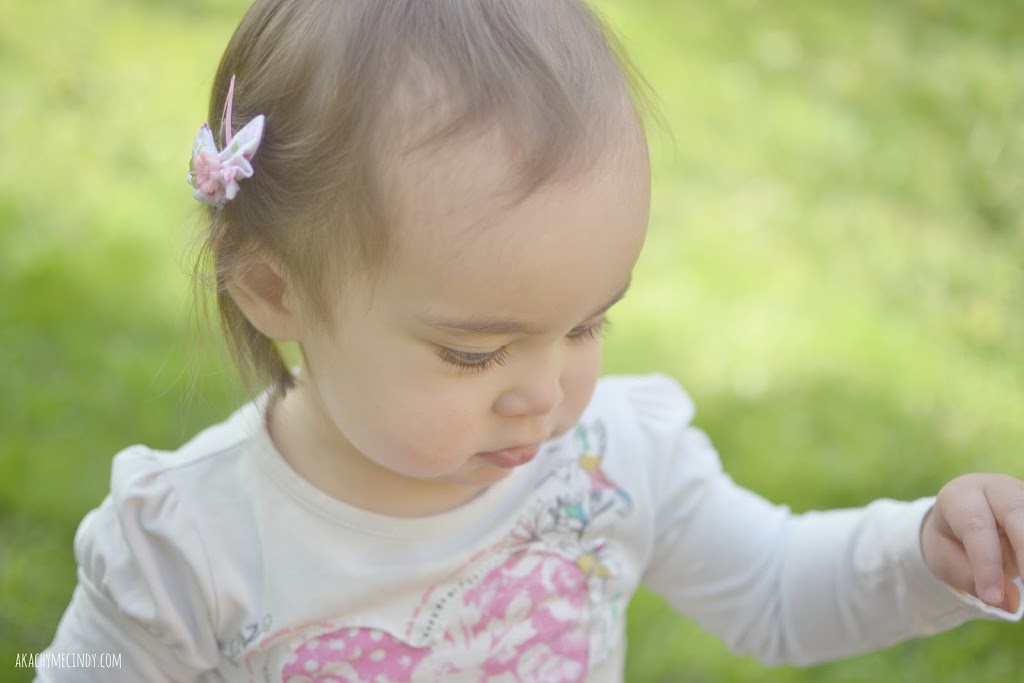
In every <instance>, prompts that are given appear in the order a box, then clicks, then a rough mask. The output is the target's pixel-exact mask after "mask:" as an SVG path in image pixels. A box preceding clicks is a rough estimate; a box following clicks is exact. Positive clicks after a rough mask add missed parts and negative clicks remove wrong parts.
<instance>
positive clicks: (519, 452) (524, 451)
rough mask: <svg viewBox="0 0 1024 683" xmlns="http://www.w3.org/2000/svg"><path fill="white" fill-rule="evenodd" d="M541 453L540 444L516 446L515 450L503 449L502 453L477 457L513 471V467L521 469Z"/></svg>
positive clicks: (494, 452)
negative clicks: (520, 467)
mask: <svg viewBox="0 0 1024 683" xmlns="http://www.w3.org/2000/svg"><path fill="white" fill-rule="evenodd" d="M539 451H540V444H537V443H535V444H529V445H527V446H515V447H513V448H503V449H501V450H500V451H487V452H485V453H478V454H477V457H479V458H480V459H481V460H485V461H487V462H489V463H490V464H492V465H495V466H497V467H503V468H505V469H511V468H513V467H519V466H520V465H525V464H526V463H528V462H530V461H531V460H533V459H534V458H535V457H537V453H538V452H539Z"/></svg>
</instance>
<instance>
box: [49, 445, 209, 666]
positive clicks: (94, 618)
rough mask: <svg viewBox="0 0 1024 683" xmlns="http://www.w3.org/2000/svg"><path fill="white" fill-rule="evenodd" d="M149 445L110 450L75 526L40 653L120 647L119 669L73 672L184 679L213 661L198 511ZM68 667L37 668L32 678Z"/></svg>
mask: <svg viewBox="0 0 1024 683" xmlns="http://www.w3.org/2000/svg"><path fill="white" fill-rule="evenodd" d="M161 455H163V456H166V455H167V454H161V453H159V452H155V451H152V450H150V449H147V448H143V447H138V446H137V447H133V448H130V449H127V450H125V451H122V452H121V453H119V454H118V455H117V456H115V458H114V461H113V468H112V473H111V486H110V494H109V495H108V496H107V497H106V498H105V499H104V500H103V502H102V503H101V504H100V506H99V507H98V508H96V509H95V510H93V511H91V512H89V513H88V514H87V515H86V516H85V518H84V519H83V520H82V523H81V524H80V525H79V528H78V531H77V533H76V534H75V542H74V550H75V559H76V561H77V563H78V585H77V586H76V588H75V591H74V594H73V595H72V599H71V603H70V605H69V606H68V608H67V610H66V612H65V614H64V617H63V618H62V619H61V622H60V625H59V626H58V629H57V634H56V636H55V638H54V641H53V643H52V644H51V645H50V647H49V648H48V650H47V652H49V653H53V654H60V653H63V652H69V653H71V652H97V653H98V652H104V653H113V654H120V655H121V668H119V669H76V670H73V671H74V676H75V680H76V681H79V680H93V679H92V678H89V677H90V676H93V677H95V679H96V680H100V679H102V680H103V681H120V680H125V681H129V680H130V681H141V680H145V681H165V680H194V679H195V678H196V677H197V676H198V675H199V674H200V673H201V672H202V671H204V670H206V669H209V668H212V667H213V666H216V662H217V658H218V656H219V653H218V648H217V644H216V639H215V636H214V631H213V628H212V624H213V623H214V621H215V616H216V615H213V614H211V613H210V609H211V608H210V607H209V606H210V605H214V604H216V601H215V600H214V595H213V593H214V588H213V584H212V579H211V576H212V573H211V568H210V566H209V561H208V555H207V552H206V549H205V548H204V546H203V540H202V533H201V529H200V528H199V520H196V519H194V518H193V516H192V514H191V513H190V509H189V508H190V506H189V505H188V504H187V503H186V502H185V501H183V500H182V498H181V496H180V495H179V492H178V491H177V490H176V489H175V487H174V485H173V477H172V476H171V475H170V474H169V470H168V466H167V465H166V464H165V463H164V462H163V461H162V458H161ZM69 671H71V670H68V669H59V668H51V669H46V668H40V669H38V671H37V675H38V677H39V678H38V680H40V681H58V680H63V679H62V676H65V675H68V672H69Z"/></svg>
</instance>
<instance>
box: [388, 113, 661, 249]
mask: <svg viewBox="0 0 1024 683" xmlns="http://www.w3.org/2000/svg"><path fill="white" fill-rule="evenodd" d="M625 130H626V131H627V132H626V134H624V135H622V136H621V137H620V138H618V139H616V140H590V141H585V142H581V143H580V144H581V149H579V150H574V151H572V152H569V153H567V154H566V155H565V156H564V157H563V158H562V159H560V160H559V162H558V163H557V164H556V165H555V166H554V167H552V168H551V169H549V170H547V171H545V172H543V174H542V173H538V170H537V169H536V168H535V167H534V166H533V165H532V163H531V162H532V160H531V158H530V157H529V155H528V152H526V151H524V150H523V148H522V143H521V141H520V139H519V138H518V136H517V135H516V134H515V133H513V132H510V131H509V130H508V129H507V128H505V127H502V126H500V125H491V126H488V127H486V128H481V129H479V130H471V131H467V132H466V133H464V134H461V135H458V136H451V137H448V138H446V139H445V140H444V141H443V142H441V143H440V144H436V145H426V146H413V147H410V148H408V149H406V150H405V151H404V152H403V153H401V154H399V155H397V156H396V157H395V159H396V163H394V164H392V165H391V166H390V167H389V168H387V169H384V176H385V183H384V187H385V188H386V192H387V193H388V194H389V195H390V198H389V200H388V204H389V205H390V207H391V210H390V211H389V213H390V214H391V215H390V217H389V224H390V229H391V230H392V232H393V235H392V236H393V238H394V239H396V240H398V241H399V242H401V240H402V233H403V232H407V231H408V230H410V229H411V230H418V231H423V230H430V231H433V233H434V235H436V236H440V235H442V234H443V235H447V236H448V237H452V238H458V239H460V240H471V239H473V238H474V236H475V235H478V234H479V233H482V232H486V227H487V226H488V225H490V224H492V223H494V222H496V221H498V220H499V219H500V218H501V216H502V215H504V214H507V213H509V212H515V211H519V210H522V209H523V208H524V207H526V206H529V205H531V204H537V203H539V202H540V203H542V202H543V201H544V200H545V199H551V198H556V197H559V196H564V195H566V194H567V193H574V194H581V195H586V194H587V193H588V192H589V193H595V192H598V191H600V190H598V189H597V188H598V187H602V186H604V189H606V190H607V189H614V190H617V191H628V190H635V191H638V192H640V193H647V192H649V182H650V168H649V159H648V157H647V147H646V144H645V141H644V138H643V134H642V132H641V131H639V127H636V130H634V131H629V129H628V127H627V128H626V129H625ZM583 145H586V148H582V146H583ZM592 198H593V199H595V200H596V199H597V197H592ZM406 237H408V234H406Z"/></svg>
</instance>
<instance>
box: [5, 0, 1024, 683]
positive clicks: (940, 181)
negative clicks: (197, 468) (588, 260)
mask: <svg viewBox="0 0 1024 683" xmlns="http://www.w3.org/2000/svg"><path fill="white" fill-rule="evenodd" d="M244 4H245V3H244V2H240V1H238V0H230V1H229V0H216V1H213V0H206V1H203V2H200V1H199V0H191V1H190V2H174V3H172V2H160V1H158V0H148V1H143V0H136V1H128V0H119V1H118V0H107V1H105V2H104V1H101V0H78V1H72V0H50V1H49V2H45V3H29V2H18V3H4V4H0V92H2V93H3V95H2V98H0V292H2V295H0V348H2V349H4V351H5V358H6V363H5V367H4V370H3V375H2V376H3V389H4V391H3V392H2V394H0V678H2V679H3V680H14V681H22V680H29V679H30V675H29V673H28V672H26V671H16V670H13V669H10V668H9V667H11V666H13V662H14V656H15V653H17V652H26V651H38V650H40V649H41V648H43V647H45V645H46V644H47V643H48V642H49V640H50V638H51V637H52V633H53V629H54V628H55V626H56V623H57V620H58V619H59V617H60V614H61V612H62V610H63V608H64V606H65V605H66V603H67V600H68V597H69V596H70V591H71V589H72V587H73V585H74V581H75V579H74V563H73V559H72V557H71V540H72V537H73V534H74V530H75V528H76V525H77V523H78V521H79V520H80V519H81V517H82V515H83V514H84V513H85V512H86V511H88V510H89V509H90V508H92V507H94V506H95V505H96V504H97V503H98V502H99V500H100V499H101V498H102V497H103V495H104V494H105V492H106V490H107V477H108V475H109V464H110V457H111V455H112V454H113V453H114V452H116V451H117V450H119V449H120V448H122V447H124V446H125V445H128V444H130V443H136V442H145V443H148V444H151V445H153V446H157V447H166V448H173V447H175V446H176V445H178V444H179V443H181V442H182V441H183V440H184V439H185V438H187V437H188V436H189V435H190V434H191V433H193V432H194V431H196V430H197V429H199V428H201V427H202V426H205V425H206V424H209V423H211V422H213V421H216V420H218V419H220V418H221V417H222V416H224V415H225V414H226V413H227V412H228V411H229V410H230V409H231V407H232V406H233V405H235V404H236V403H237V402H238V401H239V400H241V397H242V393H241V391H240V389H239V388H238V386H237V383H236V380H235V377H234V374H233V371H232V369H231V368H230V366H229V365H225V364H224V361H223V355H222V354H220V353H219V352H218V351H217V350H216V346H217V345H216V344H215V343H213V342H210V341H209V340H205V341H204V340H200V339H198V338H197V333H196V332H195V331H194V330H193V329H192V328H191V327H190V323H189V316H188V296H187V290H188V286H189V279H188V276H187V274H186V272H185V271H186V267H185V266H187V259H186V258H185V257H184V256H183V254H184V253H185V252H186V248H187V246H188V244H189V240H190V239H191V236H192V235H193V233H194V231H195V228H196V225H197V222H198V217H199V213H198V212H197V210H196V208H195V207H194V205H193V202H192V201H191V198H190V192H189V188H188V187H187V186H186V185H185V182H184V175H185V170H186V165H187V158H188V154H189V151H190V146H191V140H192V137H193V135H194V134H195V130H196V127H197V126H198V124H199V123H200V122H201V121H202V120H204V118H205V112H204V108H205V102H206V97H207V93H208V88H209V84H210V81H211V78H212V72H213V69H214V67H215V65H216V60H217V59H218V57H219V54H220V52H221V50H222V49H223V46H224V44H225V42H226V40H227V38H228V36H229V35H230V32H231V30H232V29H233V27H234V24H235V22H236V21H237V19H238V18H239V17H240V15H241V12H242V9H243V6H244ZM598 4H599V6H600V7H601V9H602V10H603V11H604V12H605V13H606V14H607V16H608V18H609V19H610V21H611V23H612V24H613V25H614V26H615V27H616V28H617V29H618V31H619V33H620V34H621V35H622V38H623V41H624V43H625V45H626V47H627V49H628V51H629V52H630V54H631V55H632V56H633V58H634V61H635V62H636V64H637V65H638V67H639V68H640V70H641V71H642V72H643V73H644V74H645V75H646V77H647V79H648V80H649V82H650V84H651V86H652V88H653V90H654V91H655V92H656V94H657V96H658V99H659V101H660V106H661V109H662V112H663V115H664V120H665V122H666V126H665V128H664V129H663V128H659V127H657V126H652V148H653V158H654V168H655V197H654V205H653V212H652V226H651V235H650V239H649V245H648V248H647V250H646V253H645V255H644V256H643V257H642V259H641V262H640V265H639V267H638V270H637V273H636V275H635V277H634V284H633V287H632V289H631V292H630V295H629V297H628V298H627V299H626V300H625V301H624V302H623V303H622V304H621V305H620V306H619V307H617V309H616V311H615V314H614V316H613V318H614V323H615V325H614V331H613V333H612V335H611V336H610V337H609V339H608V351H607V361H606V366H607V370H609V371H613V372H644V371H652V370H660V371H665V372H669V373H670V374H672V375H674V376H676V377H678V378H679V379H680V380H682V381H683V382H684V383H685V384H686V385H687V387H688V388H689V389H690V391H691V392H692V393H693V395H694V396H695V398H696V400H697V403H698V406H699V411H700V412H699V416H698V421H699V423H700V424H701V425H702V426H703V427H704V428H705V429H706V430H707V431H708V432H709V433H710V434H711V436H712V438H713V439H714V440H715V442H716V444H717V445H718V447H719V450H720V451H721V452H722V456H723V459H724V461H725V463H726V466H727V468H728V469H729V471H730V472H731V473H732V474H733V476H734V477H735V478H736V479H737V480H738V481H739V482H740V483H742V484H744V485H747V486H750V487H751V488H754V489H755V490H757V491H759V492H760V493H762V494H764V495H766V496H768V497H770V498H772V499H774V500H777V501H779V502H783V503H786V504H789V505H791V506H792V507H793V508H794V509H796V510H807V509H813V508H820V507H836V506H845V505H857V504H862V503H865V502H867V501H869V500H871V499H873V498H876V497H880V496H890V497H898V498H911V497H917V496H921V495H927V494H932V493H934V492H935V491H937V490H938V488H939V487H940V486H941V484H942V483H944V482H945V481H947V480H948V479H950V478H952V477H953V476H955V475H957V474H959V473H961V472H965V471H971V470H1001V471H1007V472H1012V473H1015V474H1017V475H1021V474H1022V473H1024V466H1022V464H1024V460H1022V457H1021V447H1022V445H1024V421H1022V420H1021V415H1024V381H1022V378H1024V372H1022V368H1024V343H1022V342H1024V317H1022V316H1021V313H1020V312H1021V310H1022V303H1024V271H1022V264H1024V232H1022V227H1024V222H1022V218H1021V216H1022V215H1024V151H1022V150H1024V144H1022V143H1024V79H1022V78H1021V74H1022V73H1024V70H1022V67H1024V42H1021V41H1020V38H1019V35H1020V34H1019V27H1020V26H1021V25H1022V23H1024V5H1021V4H1020V3H1018V2H1003V3H995V2H987V3H964V2H953V1H952V0H949V1H946V0H907V1H906V2H901V3H891V2H882V1H881V0H865V1H864V2H859V3H820V2H811V1H810V0H804V1H795V0H792V1H783V2H780V3H758V2H756V1H755V0H731V1H727V2H717V3H705V2H696V1H692V0H629V1H628V2H627V1H626V0H603V1H602V2H599V3H598ZM211 347H212V350H210V349H211ZM197 349H199V350H197ZM204 349H206V350H204ZM189 367H192V368H194V371H195V372H196V373H197V374H198V375H199V378H200V379H199V393H198V394H197V395H195V396H191V395H189V394H188V393H187V391H186V387H187V385H188V376H189V373H190V371H189V369H188V368H189ZM630 616H631V625H630V633H629V635H630V655H629V660H628V667H629V670H628V674H627V680H628V681H630V682H631V683H632V682H633V681H639V682H642V683H653V682H655V681H666V682H668V681H671V682H673V683H676V682H679V681H695V682H696V681H727V682H733V681H780V682H782V681H785V682H790V681H801V682H803V681H816V682H817V681H821V682H829V683H838V682H840V681H844V682H845V681H865V680H882V681H892V680H897V681H903V680H906V681H927V680H931V681H950V682H954V681H972V682H974V681H1003V680H1014V677H1015V676H1019V671H1020V669H1021V667H1022V666H1024V653H1022V652H1021V648H1020V642H1021V631H1020V627H1011V626H1005V625H999V624H989V623H974V624H970V625H967V626H965V627H962V628H960V629H958V630H956V631H954V632H952V633H949V634H945V635H942V636H938V637H935V638H931V639H928V640H921V641H915V642H911V643H908V644H905V645H902V646H898V647H895V648H892V649H890V650H887V651H884V652H881V653H875V654H870V655H865V656H861V657H857V658H854V659H851V660H848V661H844V662H838V663H834V664H828V665H823V666H818V667H812V668H808V669H792V668H781V669H771V670H769V669H764V668H763V667H761V666H760V665H759V664H757V663H756V662H754V661H753V660H750V659H748V658H740V657H735V656H733V655H730V654H729V653H728V652H726V651H725V650H724V648H723V647H722V646H721V645H720V644H719V643H718V642H717V641H715V640H714V639H713V638H711V637H710V636H708V635H707V634H704V633H703V632H701V631H700V630H698V629H697V628H696V627H695V626H693V625H692V624H691V623H690V622H688V621H686V620H685V619H682V618H679V617H677V616H675V615H674V614H672V613H671V612H669V611H668V609H667V608H666V607H665V606H664V605H663V604H661V603H660V602H659V601H658V599H657V598H655V597H653V596H651V595H648V594H643V595H641V596H640V598H638V600H637V601H636V603H635V604H634V606H633V608H632V609H631V614H630Z"/></svg>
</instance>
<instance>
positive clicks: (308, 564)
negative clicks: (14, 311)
mask: <svg viewBox="0 0 1024 683" xmlns="http://www.w3.org/2000/svg"><path fill="white" fill-rule="evenodd" d="M637 101H638V98H637V95H636V90H635V89H634V88H633V86H632V81H631V76H630V71H629V69H628V67H626V66H625V62H624V61H623V60H622V59H621V58H620V57H619V56H618V54H617V53H616V51H615V50H614V49H613V48H612V47H611V46H610V42H609V39H608V37H607V36H606V34H605V32H604V30H603V28H602V26H601V24H600V22H599V21H598V20H597V19H596V18H595V16H594V15H593V14H592V13H591V11H590V10H588V9H587V8H586V7H585V6H584V5H582V4H581V2H579V1H578V0H472V1H469V0H466V1H461V2H456V1H453V0H257V1H256V3H255V4H254V5H253V7H252V8H251V9H250V10H249V12H248V14H247V15H246V16H245V18H244V19H243V20H242V23H241V25H240V26H239V28H238V30H237V31H236V33H235V34H234V37H233V38H232V39H231V42H230V44H229V45H228V48H227V51H226V52H225V54H224V57H223V59H222V61H221V64H220V68H219V70H218V72H217V75H216V80H215V83H214V87H213V95H212V99H211V104H210V117H211V120H212V121H216V120H221V121H222V123H221V125H220V126H219V127H217V130H216V131H214V130H212V129H210V128H207V127H204V128H203V129H202V130H201V131H200V134H199V136H198V137H197V139H196V143H195V149H194V154H193V158H192V164H191V168H190V173H189V181H190V182H191V184H192V186H193V191H194V194H195V196H196V198H197V199H199V200H200V201H202V202H204V203H206V204H209V205H210V212H209V217H210V226H209V233H208V237H207V244H208V247H209V252H210V254H211V258H212V263H213V267H214V271H215V273H216V281H217V284H218V289H217V292H218V303H219V307H220V313H221V318H222V321H223V325H224V328H225V330H226V331H227V334H228V336H229V338H230V340H231V343H232V344H233V348H234V349H235V351H236V352H237V356H238V358H239V359H240V361H241V363H242V366H243V368H244V370H245V374H246V377H247V378H248V379H249V380H250V383H252V384H254V385H259V386H266V387H268V388H266V389H265V390H264V391H262V392H261V393H259V396H258V398H256V399H255V400H254V401H253V402H251V403H250V404H248V405H246V406H244V407H243V408H241V409H240V410H239V411H238V412H237V413H235V414H234V415H233V416H231V417H230V418H229V419H228V420H227V421H225V422H224V423H222V424H219V425H216V426H213V427H211V428H209V429H207V430H206V431H204V432H202V433H201V434H199V435H198V436H197V437H195V438H194V439H193V440H192V441H190V442H189V443H187V444H185V445H184V446H182V447H181V448H180V449H179V450H178V451H176V452H174V453H163V452H157V451H154V450H152V449H149V448H146V447H143V446H135V447H132V448H129V449H127V450H125V451H123V452H121V453H120V454H118V455H117V456H116V457H115V458H114V462H113V473H112V479H111V492H110V495H109V496H108V497H107V498H106V499H105V500H104V501H103V503H102V504H101V505H100V507H99V508H97V509H96V510H94V511H92V512H90V513H89V514H88V515H87V516H86V518H85V519H84V520H83V522H82V524H81V526H80V528H79V530H78V534H77V536H76V538H75V555H76V558H77V561H78V564H79V573H78V586H77V588H76V589H75V592H74V595H73V597H72V600H71V604H70V606H69V607H68V609H67V612H66V614H65V615H64V618H63V620H62V621H61V623H60V626H59V628H58V630H57V634H56V637H55V640H54V642H53V644H52V645H51V647H50V652H52V653H64V652H113V653H121V654H122V668H120V669H104V670H98V669H96V670H77V671H75V672H74V674H73V675H74V677H75V678H74V680H85V679H88V678H89V677H90V676H93V677H95V678H96V679H97V680H103V681H113V680H125V681H163V680H167V681H195V680H207V681H221V680H225V681H227V680H231V681H249V680H259V681H296V682H298V681H375V682H376V681H473V682H476V681H495V682H497V681H522V682H536V681H618V680H621V677H622V670H623V657H624V637H623V633H624V617H625V614H626V607H627V605H628V603H629V600H630V597H631V596H632V595H633V594H634V592H635V591H636V589H637V587H638V586H639V585H640V584H641V583H643V584H644V585H646V586H648V587H649V588H651V589H653V590H654V591H656V592H658V593H660V594H661V595H663V596H665V597H666V598H667V599H668V600H669V601H670V602H671V604H672V605H674V606H675V608H676V609H678V610H679V612H681V613H682V614H685V615H687V616H689V617H691V618H693V619H695V620H696V621H698V622H699V623H700V624H702V625H703V626H704V627H706V628H707V629H709V630H711V631H713V632H714V633H716V634H718V635H719V636H720V637H721V638H722V639H724V641H725V642H726V643H728V645H729V646H730V647H731V648H733V649H734V650H735V651H737V652H742V653H751V654H753V655H756V656H757V657H759V658H760V659H761V660H763V661H765V662H768V663H771V664H779V663H793V664H809V663H812V662H818V661H822V660H827V659H834V658H839V657H844V656H847V655H851V654H853V653H857V652H861V651H864V650H868V649H872V648H880V647H884V646H886V645H889V644H891V643H894V642H897V641H899V640H901V639H905V638H909V637H912V636H919V635H925V634H930V633H934V632H937V631H940V630H943V629H948V628H951V627H953V626H955V625H957V624H959V623H961V622H963V621H966V620H969V619H974V618H982V617H984V616H987V615H991V616H993V617H996V618H1004V619H1020V616H1021V610H1020V607H1019V603H1020V597H1019V584H1016V585H1015V584H1014V583H1013V582H1012V581H1011V579H1012V578H1013V577H1015V576H1017V575H1018V574H1019V573H1020V572H1019V567H1020V566H1021V563H1022V558H1024V484H1022V483H1021V482H1020V481H1018V480H1016V479H1014V478H1011V477H1009V476H1001V475H969V476H966V477H962V478H960V479H957V480H954V481H953V482H952V483H950V484H949V485H948V486H946V487H945V488H944V489H943V490H942V491H941V492H940V493H939V495H938V497H937V498H936V499H925V500H919V501H916V502H911V503H899V502H894V501H884V500H883V501H878V502H875V503H873V504H871V505H869V506H868V507H866V508H864V509H857V510H839V511H831V512H821V513H811V514H805V515H794V514H792V513H790V512H789V511H788V510H787V509H786V508H784V507H778V506H774V505H771V504H770V503H768V502H767V501H765V500H763V499H761V498H759V497H758V496H756V495H754V494H752V493H750V492H748V491H746V490H743V489H741V488H739V487H737V486H736V485H735V484H734V483H733V482H732V481H731V480H730V479H729V477H728V476H726V475H725V474H724V473H723V472H722V469H721V466H720V463H719V459H718V456H717V455H716V453H715V451H714V449H713V447H712V446H711V444H710V443H709V442H708V439H707V438H706V437H705V436H704V434H703V433H702V432H700V431H699V430H697V429H696V428H694V427H693V426H692V425H691V419H692V417H693V413H694V408H693V405H692V404H691V403H690V400H689V399H688V398H687V396H686V394H685V393H684V392H683V391H682V390H681V389H680V388H679V387H678V386H677V385H676V384H675V383H674V382H673V381H671V380H669V379H667V378H665V377H660V376H648V377H608V378H604V379H601V380H599V379H598V366H599V356H600V337H601V329H602V325H603V324H604V320H605V316H606V314H607V312H608V309H609V308H611V307H612V306H613V305H614V304H615V303H616V302H617V301H619V300H620V299H621V298H622V297H623V296H624V295H625V294H626V291H627V289H628V287H629V283H630V274H631V271H632V269H633V266H634V263H635V261H636V259H637V256H638V254H639V252H640V249H641V245H642V244H643V241H644V233H645V230H646V225H647V218H648V205H649V164H648V157H647V146H646V142H645V138H644V133H643V130H642V127H641V122H640V114H639V112H638V106H637V104H636V103H637ZM215 132H216V135H215V134H214V133H215ZM278 341H294V342H297V343H298V345H299V347H300V348H301V350H302V358H303V361H302V363H301V367H300V368H299V369H297V370H295V371H294V372H292V371H290V370H289V368H288V367H287V366H286V365H285V364H284V363H283V362H282V360H281V357H280V356H279V355H278V352H277V348H276V346H275V342H278ZM975 596H980V597H981V598H983V599H984V600H983V601H982V600H979V599H978V598H977V597H975ZM67 671H68V670H62V669H47V668H40V669H39V670H38V676H39V680H42V681H57V680H61V677H62V675H65V672H67Z"/></svg>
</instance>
